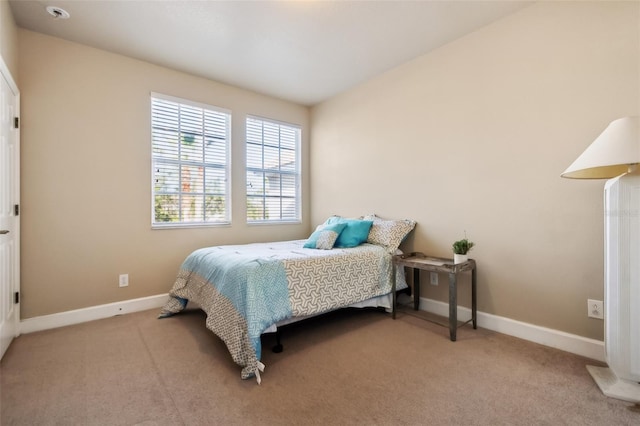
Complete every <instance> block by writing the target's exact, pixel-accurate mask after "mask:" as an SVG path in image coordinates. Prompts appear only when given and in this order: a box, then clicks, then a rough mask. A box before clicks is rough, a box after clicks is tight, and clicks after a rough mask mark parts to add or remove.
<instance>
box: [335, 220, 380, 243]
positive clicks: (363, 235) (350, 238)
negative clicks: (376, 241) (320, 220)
mask: <svg viewBox="0 0 640 426" xmlns="http://www.w3.org/2000/svg"><path fill="white" fill-rule="evenodd" d="M326 223H327V224H329V225H332V224H336V223H344V224H346V225H347V227H346V228H344V229H343V230H342V232H341V233H340V235H338V239H337V240H336V242H335V244H334V247H338V248H349V247H357V246H359V245H360V244H362V243H364V242H366V241H367V238H368V237H369V230H370V229H371V225H373V221H372V220H360V219H345V218H342V217H340V216H332V217H330V218H329V219H327V222H326Z"/></svg>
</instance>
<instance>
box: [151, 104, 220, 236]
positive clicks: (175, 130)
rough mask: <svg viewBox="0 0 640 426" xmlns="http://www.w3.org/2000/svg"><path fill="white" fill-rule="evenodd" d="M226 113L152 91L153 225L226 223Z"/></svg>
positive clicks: (215, 108)
mask: <svg viewBox="0 0 640 426" xmlns="http://www.w3.org/2000/svg"><path fill="white" fill-rule="evenodd" d="M230 133H231V113H230V111H227V110H224V109H222V108H217V107H213V106H209V105H204V104H199V103H196V102H191V101H187V100H184V99H178V98H173V97H170V96H165V95H160V94H157V93H152V94H151V145H152V163H153V164H152V175H153V176H152V179H153V181H152V188H153V189H152V192H153V201H152V202H153V210H152V211H153V213H152V225H153V226H154V227H165V226H190V225H191V226H193V225H212V224H228V223H230V206H231V203H230V179H229V177H230V176H229V175H230V174H229V144H230Z"/></svg>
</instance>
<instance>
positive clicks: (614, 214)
mask: <svg viewBox="0 0 640 426" xmlns="http://www.w3.org/2000/svg"><path fill="white" fill-rule="evenodd" d="M639 164H640V118H639V117H637V116H634V117H624V118H620V119H617V120H614V121H612V122H611V123H610V124H609V126H608V127H607V128H606V129H605V130H604V131H603V132H602V133H601V134H600V136H598V138H597V139H596V140H595V141H594V142H593V143H592V144H591V145H590V146H589V147H588V148H587V149H586V150H585V151H584V152H583V153H582V155H580V157H578V159H576V161H574V162H573V164H571V165H570V166H569V168H568V169H567V170H565V171H564V173H562V175H561V176H562V177H565V178H572V179H609V180H608V181H607V182H606V184H605V187H604V209H605V212H604V223H605V227H604V228H605V244H604V245H605V254H604V255H605V256H604V266H605V268H604V269H605V271H604V272H605V274H604V275H605V291H604V302H605V310H604V318H605V330H604V331H605V336H604V343H605V359H606V361H607V364H608V366H609V367H608V368H603V367H596V366H592V365H589V366H587V369H588V370H589V373H590V374H591V376H592V377H593V379H594V380H595V382H596V383H597V384H598V387H599V388H600V390H601V391H602V392H603V393H604V394H605V395H607V396H610V397H612V398H618V399H622V400H625V401H631V402H640V166H639Z"/></svg>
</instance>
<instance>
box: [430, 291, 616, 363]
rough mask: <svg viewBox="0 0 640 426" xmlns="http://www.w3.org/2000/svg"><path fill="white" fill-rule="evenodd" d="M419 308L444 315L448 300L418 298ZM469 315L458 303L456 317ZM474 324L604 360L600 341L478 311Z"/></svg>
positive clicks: (463, 317) (445, 315)
mask: <svg viewBox="0 0 640 426" xmlns="http://www.w3.org/2000/svg"><path fill="white" fill-rule="evenodd" d="M420 309H421V310H424V311H427V312H431V313H433V314H436V315H440V316H444V317H448V316H449V304H448V303H444V302H440V301H437V300H433V299H426V298H422V297H421V298H420ZM469 319H471V309H469V308H465V307H461V306H458V320H461V321H467V320H469ZM477 321H478V327H482V328H486V329H488V330H493V331H497V332H498V333H502V334H507V335H509V336H514V337H518V338H520V339H524V340H529V341H531V342H535V343H539V344H541V345H544V346H549V347H552V348H556V349H560V350H563V351H566V352H571V353H573V354H576V355H581V356H584V357H586V358H590V359H595V360H597V361H602V362H605V351H604V342H603V341H600V340H595V339H588V338H586V337H582V336H577V335H575V334H569V333H565V332H564V331H558V330H554V329H551V328H545V327H540V326H537V325H533V324H528V323H525V322H521V321H515V320H512V319H509V318H505V317H499V316H497V315H492V314H487V313H484V312H480V311H478V317H477Z"/></svg>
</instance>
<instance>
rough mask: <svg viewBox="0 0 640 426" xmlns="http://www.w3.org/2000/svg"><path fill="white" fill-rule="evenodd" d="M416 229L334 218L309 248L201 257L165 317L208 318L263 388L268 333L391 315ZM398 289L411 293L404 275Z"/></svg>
mask: <svg viewBox="0 0 640 426" xmlns="http://www.w3.org/2000/svg"><path fill="white" fill-rule="evenodd" d="M414 226H415V222H413V221H408V220H407V221H385V220H383V219H381V218H378V217H377V216H375V215H370V216H365V217H363V218H358V219H346V218H341V217H339V216H333V217H331V218H329V219H328V220H327V221H326V222H325V223H323V224H322V225H320V226H318V228H317V229H316V230H315V231H314V233H313V234H312V235H311V236H310V237H309V238H308V239H307V240H296V241H284V242H272V243H253V244H244V245H226V246H214V247H206V248H201V249H198V250H195V251H194V252H193V253H191V254H190V255H189V256H188V257H187V258H186V259H185V260H184V262H183V264H182V266H181V267H180V270H179V272H178V276H177V278H176V281H175V283H174V285H173V287H172V288H171V290H170V292H169V299H168V301H167V303H166V304H165V305H164V307H163V308H162V311H161V313H160V317H161V318H165V317H168V316H172V315H175V314H177V313H179V312H180V311H182V310H183V309H185V308H186V306H187V303H188V302H189V301H192V302H194V303H196V304H197V305H198V306H199V307H200V308H201V309H202V310H203V311H205V313H206V315H207V318H206V327H207V328H208V329H209V330H211V331H213V333H215V334H216V335H217V336H218V337H219V338H220V339H222V340H223V341H224V343H225V344H226V346H227V349H228V350H229V353H230V354H231V357H232V359H233V361H234V362H235V363H236V364H238V365H240V366H241V367H242V371H241V377H242V378H243V379H247V378H250V377H256V380H257V381H258V383H260V381H261V377H260V373H261V372H262V371H263V369H264V365H263V364H262V363H261V362H260V359H261V353H262V345H261V335H262V334H263V333H265V332H273V331H275V330H276V328H277V327H278V326H280V325H282V324H286V323H287V322H292V321H296V320H299V319H302V318H307V317H309V316H314V315H319V314H322V313H325V312H329V311H333V310H335V309H339V308H343V307H349V306H355V307H363V306H382V307H384V308H387V309H390V308H391V290H392V285H393V280H392V274H393V270H394V268H393V266H392V261H391V258H392V255H393V254H395V253H396V251H397V249H398V246H399V244H400V242H401V241H402V240H404V238H405V237H406V235H407V234H408V233H409V232H410V231H411V230H412V229H413V227H414ZM354 236H355V237H357V238H354ZM391 236H393V238H391ZM341 237H342V238H341ZM397 286H398V288H401V287H402V286H405V287H406V283H405V280H404V274H403V271H401V270H399V271H398V273H397Z"/></svg>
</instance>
